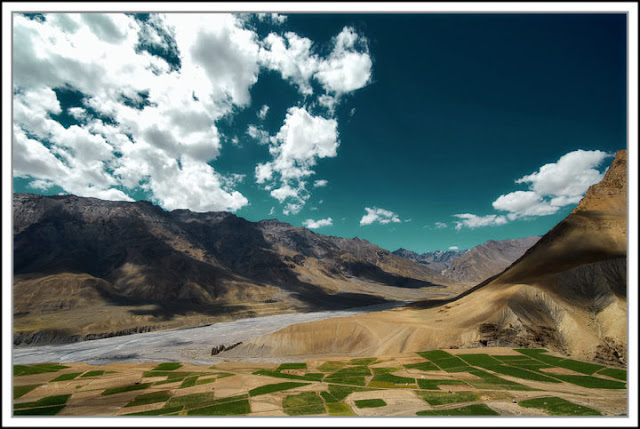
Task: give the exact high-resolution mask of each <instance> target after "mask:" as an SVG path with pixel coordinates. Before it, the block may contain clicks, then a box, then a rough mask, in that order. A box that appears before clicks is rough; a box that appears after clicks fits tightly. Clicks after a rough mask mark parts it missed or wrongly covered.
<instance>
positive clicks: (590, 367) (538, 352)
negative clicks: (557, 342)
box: [514, 349, 605, 375]
mask: <svg viewBox="0 0 640 429" xmlns="http://www.w3.org/2000/svg"><path fill="white" fill-rule="evenodd" d="M514 350H515V351H517V352H518V353H522V354H524V355H527V356H530V357H532V358H534V359H537V360H539V361H541V362H544V363H546V364H549V365H553V366H559V367H560V368H566V369H570V370H572V371H576V372H579V373H581V374H586V375H591V374H593V373H595V372H597V371H599V370H601V369H603V368H605V366H604V365H599V364H595V363H589V362H582V361H579V360H574V359H565V358H560V357H557V356H551V355H549V354H547V353H548V351H547V350H544V349H514Z"/></svg>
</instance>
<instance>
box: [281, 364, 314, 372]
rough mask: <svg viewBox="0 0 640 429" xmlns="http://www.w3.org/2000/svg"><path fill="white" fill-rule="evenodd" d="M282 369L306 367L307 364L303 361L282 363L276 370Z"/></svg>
mask: <svg viewBox="0 0 640 429" xmlns="http://www.w3.org/2000/svg"><path fill="white" fill-rule="evenodd" d="M283 369H307V364H306V363H304V362H302V363H298V362H293V363H283V364H282V365H280V366H279V367H278V369H277V370H276V371H282V370H283Z"/></svg>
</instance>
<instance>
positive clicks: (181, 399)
mask: <svg viewBox="0 0 640 429" xmlns="http://www.w3.org/2000/svg"><path fill="white" fill-rule="evenodd" d="M215 402H216V400H215V399H214V396H213V392H202V393H192V394H190V395H184V396H173V397H171V399H169V402H167V405H166V406H167V407H177V406H181V407H184V408H186V409H189V408H193V407H200V406H202V405H211V404H214V403H215Z"/></svg>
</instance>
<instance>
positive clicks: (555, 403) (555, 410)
mask: <svg viewBox="0 0 640 429" xmlns="http://www.w3.org/2000/svg"><path fill="white" fill-rule="evenodd" d="M518 404H519V405H520V406H521V407H524V408H541V409H543V410H545V411H546V412H547V413H549V414H550V415H552V416H600V415H602V414H600V412H599V411H596V410H594V409H592V408H589V407H584V406H582V405H578V404H574V403H573V402H569V401H567V400H565V399H562V398H558V397H556V396H549V397H546V398H536V399H527V400H526V401H520V402H519V403H518Z"/></svg>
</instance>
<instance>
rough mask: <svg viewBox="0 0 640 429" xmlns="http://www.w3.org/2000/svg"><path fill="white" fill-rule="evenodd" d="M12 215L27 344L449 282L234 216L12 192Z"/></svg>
mask: <svg viewBox="0 0 640 429" xmlns="http://www.w3.org/2000/svg"><path fill="white" fill-rule="evenodd" d="M13 219H14V223H13V227H14V230H13V233H14V313H15V315H16V318H15V324H14V327H15V330H16V332H18V333H21V334H20V335H22V336H20V335H18V336H19V337H20V338H22V339H25V340H26V341H29V338H31V339H33V338H34V335H36V336H38V335H39V336H38V337H37V338H39V339H40V341H47V338H48V339H49V340H55V339H56V338H58V337H60V338H69V337H74V338H75V337H78V338H82V336H83V335H97V334H109V333H113V332H115V331H121V330H127V329H134V330H135V329H139V328H140V327H145V329H146V327H152V328H153V329H158V328H160V327H176V326H185V325H195V324H200V323H204V322H207V321H209V320H207V317H212V316H215V317H219V316H225V317H231V316H232V315H233V317H243V316H244V317H246V316H252V315H259V314H268V313H273V312H285V311H308V310H316V309H317V310H319V309H332V308H346V307H353V306H362V305H369V304H379V303H384V302H387V301H397V300H415V299H422V298H424V296H425V295H428V293H425V291H429V290H434V291H439V292H440V293H441V292H442V290H443V289H446V287H445V285H447V284H448V283H451V282H448V281H447V280H446V279H445V278H443V277H442V276H441V275H439V274H438V273H436V272H434V271H433V270H431V269H429V268H428V267H425V266H423V265H420V264H416V263H414V262H411V261H408V260H406V259H403V258H400V257H397V256H395V255H393V254H392V253H390V252H388V251H386V250H383V249H381V248H379V247H377V246H375V245H373V244H371V243H369V242H367V241H364V240H360V239H358V238H355V239H344V238H337V237H327V236H323V235H320V234H316V233H313V232H311V231H309V230H307V229H305V228H300V227H293V226H291V225H289V224H286V223H282V222H278V221H277V220H266V221H261V222H257V223H253V222H249V221H247V220H245V219H243V218H239V217H237V216H235V215H233V214H230V213H226V212H209V213H194V212H191V211H188V210H175V211H172V212H165V211H163V210H162V209H160V208H158V207H156V206H154V205H152V204H150V203H148V202H136V203H129V202H115V201H102V200H98V199H94V198H80V197H76V196H72V195H69V196H50V197H46V196H38V195H32V194H15V195H14V196H13ZM209 322H210V321H209ZM149 329H151V328H149ZM45 331H46V332H49V334H42V332H45ZM20 341H21V340H20Z"/></svg>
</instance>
